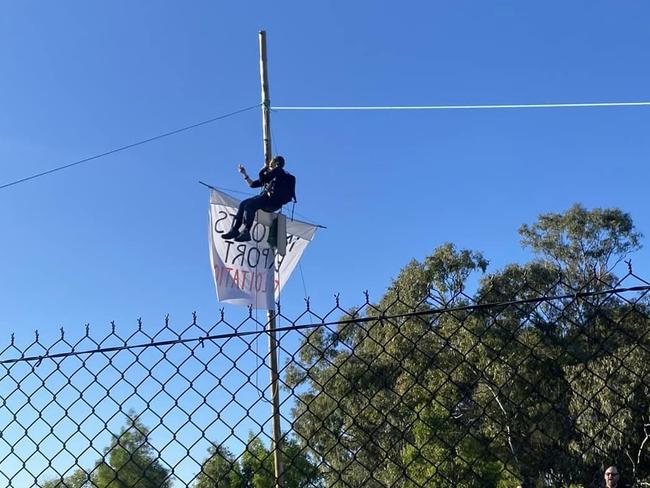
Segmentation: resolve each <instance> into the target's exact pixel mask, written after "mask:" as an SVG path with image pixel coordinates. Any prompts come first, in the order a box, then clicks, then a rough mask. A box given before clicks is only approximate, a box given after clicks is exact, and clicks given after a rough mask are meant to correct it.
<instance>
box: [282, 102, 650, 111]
mask: <svg viewBox="0 0 650 488" xmlns="http://www.w3.org/2000/svg"><path fill="white" fill-rule="evenodd" d="M647 106H650V102H586V103H522V104H496V105H375V106H372V105H370V106H363V105H359V106H354V105H340V106H273V107H271V109H272V110H480V109H517V108H521V109H526V108H588V107H647Z"/></svg>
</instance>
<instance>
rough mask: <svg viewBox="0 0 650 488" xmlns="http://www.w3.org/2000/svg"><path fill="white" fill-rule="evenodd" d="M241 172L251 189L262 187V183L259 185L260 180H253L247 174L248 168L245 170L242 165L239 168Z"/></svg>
mask: <svg viewBox="0 0 650 488" xmlns="http://www.w3.org/2000/svg"><path fill="white" fill-rule="evenodd" d="M238 169H239V172H240V173H241V174H242V175H243V176H244V181H245V182H246V184H247V185H248V186H250V187H251V188H257V187H259V186H262V185H261V183H259V181H258V180H252V179H251V177H250V176H248V173H247V172H246V168H244V165H243V164H240V165H239V167H238ZM256 183H257V184H256Z"/></svg>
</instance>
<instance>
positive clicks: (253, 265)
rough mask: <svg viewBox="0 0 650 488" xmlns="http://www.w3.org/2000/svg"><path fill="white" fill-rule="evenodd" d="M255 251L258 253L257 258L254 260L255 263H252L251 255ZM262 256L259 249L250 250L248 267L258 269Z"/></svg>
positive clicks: (252, 248)
mask: <svg viewBox="0 0 650 488" xmlns="http://www.w3.org/2000/svg"><path fill="white" fill-rule="evenodd" d="M253 251H255V252H256V253H257V257H256V258H254V260H253V261H251V255H252V254H253ZM260 256H261V253H260V250H259V249H257V248H256V247H251V248H250V249H249V250H248V259H246V262H247V263H248V265H249V266H250V267H251V268H257V265H258V264H259V262H260Z"/></svg>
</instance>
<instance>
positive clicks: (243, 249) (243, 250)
mask: <svg viewBox="0 0 650 488" xmlns="http://www.w3.org/2000/svg"><path fill="white" fill-rule="evenodd" d="M237 252H239V254H237V255H236V256H235V257H234V258H232V264H237V260H238V259H239V258H241V259H239V266H243V265H244V254H246V244H239V245H238V246H237Z"/></svg>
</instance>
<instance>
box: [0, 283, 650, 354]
mask: <svg viewBox="0 0 650 488" xmlns="http://www.w3.org/2000/svg"><path fill="white" fill-rule="evenodd" d="M629 292H643V293H644V294H645V293H648V292H650V285H644V286H632V287H626V288H613V289H608V290H602V291H592V292H577V293H570V294H564V295H555V296H548V297H534V298H525V299H521V300H509V301H505V302H497V303H478V304H473V305H463V306H458V307H448V308H434V309H431V310H420V311H417V312H407V313H401V314H397V315H385V314H382V315H379V316H373V317H359V318H355V319H345V320H334V321H330V322H318V323H309V324H303V325H290V326H286V327H278V328H276V329H275V331H276V332H291V331H296V330H305V329H315V328H317V327H329V326H332V325H351V324H360V323H366V322H372V321H377V320H394V319H397V318H412V317H421V316H425V315H440V314H445V313H453V312H461V311H472V310H482V309H488V308H495V307H509V306H516V305H522V304H527V303H544V302H550V301H554V300H566V299H578V298H587V297H595V296H600V295H611V294H616V295H618V294H621V293H629ZM266 333H267V331H266V330H260V331H258V330H251V331H242V332H239V331H237V332H230V333H227V334H214V335H206V336H202V337H191V338H186V339H170V340H167V341H158V342H154V341H151V342H146V343H141V344H133V345H124V346H113V347H104V348H99V347H98V348H96V349H86V350H83V351H74V350H72V351H69V352H60V353H54V354H42V355H34V356H22V357H20V358H14V359H4V360H2V361H0V365H7V364H15V363H21V362H31V361H36V366H38V365H40V364H41V362H42V361H43V360H44V359H59V358H66V357H70V356H82V355H90V354H97V353H104V354H105V353H109V352H117V351H127V350H133V349H144V348H148V347H162V346H172V345H176V344H188V343H192V342H197V343H199V344H203V343H204V342H205V341H217V340H222V339H232V338H236V337H246V336H251V335H261V334H266Z"/></svg>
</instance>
